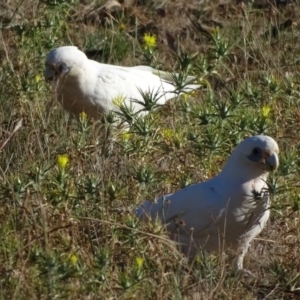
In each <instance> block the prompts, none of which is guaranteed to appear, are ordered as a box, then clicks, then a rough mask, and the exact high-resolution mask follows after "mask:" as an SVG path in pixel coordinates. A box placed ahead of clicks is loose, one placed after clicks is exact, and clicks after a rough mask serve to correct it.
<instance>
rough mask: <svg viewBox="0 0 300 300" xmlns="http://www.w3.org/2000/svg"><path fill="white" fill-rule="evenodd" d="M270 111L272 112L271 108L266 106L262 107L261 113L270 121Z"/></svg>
mask: <svg viewBox="0 0 300 300" xmlns="http://www.w3.org/2000/svg"><path fill="white" fill-rule="evenodd" d="M270 111H271V107H270V106H267V105H265V106H263V107H262V109H261V111H260V113H261V115H262V116H263V117H264V118H266V119H268V118H269V115H270Z"/></svg>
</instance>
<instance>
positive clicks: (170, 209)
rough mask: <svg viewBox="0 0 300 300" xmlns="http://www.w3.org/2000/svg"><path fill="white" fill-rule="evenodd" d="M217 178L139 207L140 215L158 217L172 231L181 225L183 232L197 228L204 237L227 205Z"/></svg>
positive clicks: (215, 224) (196, 233)
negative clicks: (220, 191)
mask: <svg viewBox="0 0 300 300" xmlns="http://www.w3.org/2000/svg"><path fill="white" fill-rule="evenodd" d="M218 185H219V183H218V178H214V179H212V180H210V181H207V182H203V183H197V184H194V185H190V186H188V187H186V188H184V189H182V190H179V191H177V192H175V193H173V194H169V195H166V196H164V197H161V198H159V199H158V200H157V201H156V202H151V201H145V202H144V203H142V204H141V205H140V206H139V207H138V211H137V215H138V216H141V217H143V218H146V217H147V216H150V217H151V218H152V219H154V218H156V217H158V218H159V219H161V220H163V222H164V223H166V224H167V227H168V230H169V231H173V230H175V229H176V228H177V227H178V224H182V226H180V227H181V229H180V231H181V233H182V234H184V233H185V232H188V230H189V229H191V228H193V229H194V235H195V236H201V235H203V234H204V233H207V231H209V230H210V228H211V227H216V226H218V222H219V221H220V217H221V216H222V215H223V213H224V207H225V206H226V204H225V205H224V203H225V200H224V199H225V197H223V196H222V195H221V194H220V193H219V189H218Z"/></svg>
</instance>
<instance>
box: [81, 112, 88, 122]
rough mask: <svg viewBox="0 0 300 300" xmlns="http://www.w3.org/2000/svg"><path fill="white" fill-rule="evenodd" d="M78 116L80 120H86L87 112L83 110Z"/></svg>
mask: <svg viewBox="0 0 300 300" xmlns="http://www.w3.org/2000/svg"><path fill="white" fill-rule="evenodd" d="M79 118H80V121H81V122H86V119H87V114H86V113H85V112H84V111H83V112H81V113H80V114H79Z"/></svg>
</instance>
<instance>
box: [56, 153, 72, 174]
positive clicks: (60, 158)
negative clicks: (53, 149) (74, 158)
mask: <svg viewBox="0 0 300 300" xmlns="http://www.w3.org/2000/svg"><path fill="white" fill-rule="evenodd" d="M68 163H69V156H68V154H59V155H57V164H58V167H59V168H60V169H61V170H64V169H65V168H66V166H67V164H68Z"/></svg>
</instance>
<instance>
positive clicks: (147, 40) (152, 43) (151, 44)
mask: <svg viewBox="0 0 300 300" xmlns="http://www.w3.org/2000/svg"><path fill="white" fill-rule="evenodd" d="M143 39H144V44H145V46H146V47H147V48H150V49H153V48H155V47H156V35H155V34H151V33H145V34H144V38H143Z"/></svg>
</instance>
